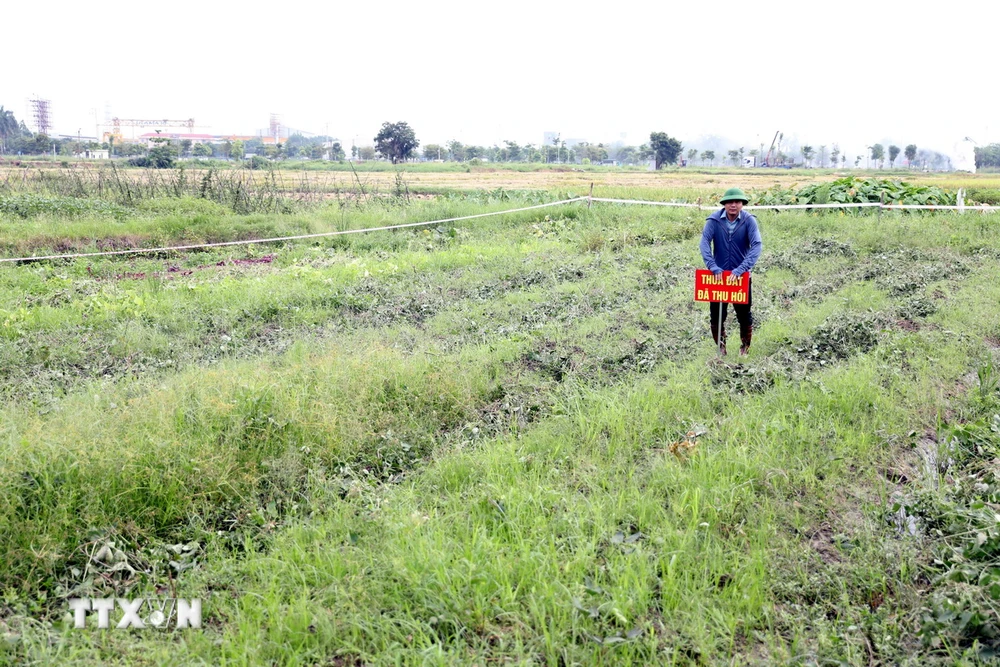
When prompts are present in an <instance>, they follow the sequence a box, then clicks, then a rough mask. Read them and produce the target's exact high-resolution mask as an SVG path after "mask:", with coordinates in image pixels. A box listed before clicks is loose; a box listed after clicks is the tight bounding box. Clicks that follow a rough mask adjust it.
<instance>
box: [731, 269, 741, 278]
mask: <svg viewBox="0 0 1000 667" xmlns="http://www.w3.org/2000/svg"><path fill="white" fill-rule="evenodd" d="M729 275H730V276H732V277H733V280H736V279H737V278H739V277H740V276H742V275H743V272H742V271H740V270H739V269H736V270H735V271H733V272H732V273H730V274H729Z"/></svg>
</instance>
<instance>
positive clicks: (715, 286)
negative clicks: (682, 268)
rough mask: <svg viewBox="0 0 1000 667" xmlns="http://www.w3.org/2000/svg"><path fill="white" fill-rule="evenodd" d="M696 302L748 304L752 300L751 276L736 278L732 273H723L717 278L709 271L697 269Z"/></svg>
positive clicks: (747, 274)
mask: <svg viewBox="0 0 1000 667" xmlns="http://www.w3.org/2000/svg"><path fill="white" fill-rule="evenodd" d="M694 300H695V301H718V302H720V303H746V302H747V301H749V300H750V274H749V273H744V274H743V275H742V276H740V277H739V278H734V277H733V273H732V271H723V272H722V275H721V276H716V275H715V274H713V273H712V272H711V271H709V270H708V269H696V270H695V272H694Z"/></svg>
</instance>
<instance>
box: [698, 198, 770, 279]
mask: <svg viewBox="0 0 1000 667" xmlns="http://www.w3.org/2000/svg"><path fill="white" fill-rule="evenodd" d="M725 220H726V209H725V208H722V209H719V210H718V211H716V212H715V213H713V214H712V215H710V216H708V219H707V220H705V230H704V231H703V232H702V233H701V257H702V259H704V260H705V267H706V268H707V269H708V270H709V271H712V272H715V271H733V272H736V273H746V272H747V271H750V270H751V269H752V268H753V267H754V264H756V263H757V260H758V259H759V258H760V251H761V250H762V249H763V247H764V242H763V240H762V239H761V237H760V227H758V226H757V218H755V217H754V216H753V215H751V214H750V213H747V212H746V211H740V215H739V217H738V218H737V219H736V229H734V230H733V233H732V235H730V234H729V231H728V230H727V229H726V222H725Z"/></svg>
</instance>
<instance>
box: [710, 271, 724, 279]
mask: <svg viewBox="0 0 1000 667" xmlns="http://www.w3.org/2000/svg"><path fill="white" fill-rule="evenodd" d="M712 275H713V276H715V277H716V278H718V277H719V276H721V275H722V269H715V270H714V271H712Z"/></svg>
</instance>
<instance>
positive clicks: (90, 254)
mask: <svg viewBox="0 0 1000 667" xmlns="http://www.w3.org/2000/svg"><path fill="white" fill-rule="evenodd" d="M586 199H587V198H586V197H573V198H572V199H563V200H561V201H554V202H549V203H547V204H536V205H534V206H522V207H521V208H511V209H507V210H505V211H493V212H491V213H476V214H474V215H463V216H459V217H457V218H444V219H442V220H428V221H426V222H407V223H403V224H399V225H386V226H384V227H362V228H360V229H345V230H341V231H336V232H319V233H316V234H298V235H296V236H275V237H272V238H267V239H246V240H243V241H217V242H215V243H195V244H191V245H178V246H162V247H159V248H129V249H127V250H102V251H99V252H77V253H69V254H65V255H36V256H34V257H0V262H30V261H36V260H43V259H75V258H79V257H108V256H110V255H136V254H141V253H153V252H170V251H174V250H196V249H199V248H221V247H223V246H234V245H250V244H252V243H276V242H278V241H298V240H301V239H316V238H321V237H325V236H343V235H344V234H363V233H366V232H385V231H392V230H394V229H406V228H409V227H426V226H428V225H441V224H444V223H446V222H458V221H459V220H472V219H473V218H486V217H489V216H492V215H506V214H508V213H520V212H521V211H533V210H535V209H539V208H549V207H550V206H561V205H562V204H572V203H573V202H578V201H585V200H586Z"/></svg>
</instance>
